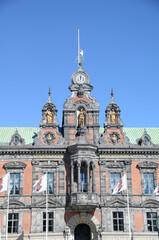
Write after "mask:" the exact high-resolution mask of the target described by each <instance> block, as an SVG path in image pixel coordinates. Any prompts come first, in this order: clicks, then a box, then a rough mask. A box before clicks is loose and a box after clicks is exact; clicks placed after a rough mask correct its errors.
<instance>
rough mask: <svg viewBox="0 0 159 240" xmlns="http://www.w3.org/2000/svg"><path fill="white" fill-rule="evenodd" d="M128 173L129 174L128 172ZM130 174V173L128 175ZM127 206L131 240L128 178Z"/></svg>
mask: <svg viewBox="0 0 159 240" xmlns="http://www.w3.org/2000/svg"><path fill="white" fill-rule="evenodd" d="M126 175H127V174H126ZM127 176H128V175H127ZM126 191H127V208H128V220H129V240H131V227H130V211H129V193H128V179H127V190H126Z"/></svg>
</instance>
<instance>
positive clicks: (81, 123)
mask: <svg viewBox="0 0 159 240" xmlns="http://www.w3.org/2000/svg"><path fill="white" fill-rule="evenodd" d="M85 115H86V113H85V112H83V108H81V112H80V113H79V115H78V126H82V127H84V126H85Z"/></svg>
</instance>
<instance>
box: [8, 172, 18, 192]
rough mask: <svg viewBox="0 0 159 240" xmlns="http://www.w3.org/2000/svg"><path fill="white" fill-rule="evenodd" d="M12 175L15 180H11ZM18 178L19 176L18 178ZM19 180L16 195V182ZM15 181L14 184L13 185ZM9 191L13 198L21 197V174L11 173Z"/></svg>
mask: <svg viewBox="0 0 159 240" xmlns="http://www.w3.org/2000/svg"><path fill="white" fill-rule="evenodd" d="M11 175H14V177H13V179H12V178H11ZM16 176H19V177H18V178H17V177H16ZM17 179H18V193H16V188H15V187H16V180H17ZM12 180H13V184H11V182H12ZM12 185H13V193H12V192H11V190H12V188H11V186H12ZM9 190H10V195H11V196H19V195H20V173H13V172H11V173H10V182H9Z"/></svg>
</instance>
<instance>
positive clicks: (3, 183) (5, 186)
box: [0, 173, 9, 192]
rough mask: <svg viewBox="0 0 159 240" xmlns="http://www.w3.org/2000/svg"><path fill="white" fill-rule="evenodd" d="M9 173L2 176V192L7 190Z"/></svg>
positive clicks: (0, 184)
mask: <svg viewBox="0 0 159 240" xmlns="http://www.w3.org/2000/svg"><path fill="white" fill-rule="evenodd" d="M8 179H9V173H7V174H6V175H4V176H3V177H1V178H0V192H4V191H7V189H8Z"/></svg>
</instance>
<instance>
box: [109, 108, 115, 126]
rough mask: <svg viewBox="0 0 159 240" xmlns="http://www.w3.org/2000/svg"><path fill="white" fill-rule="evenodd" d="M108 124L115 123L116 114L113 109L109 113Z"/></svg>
mask: <svg viewBox="0 0 159 240" xmlns="http://www.w3.org/2000/svg"><path fill="white" fill-rule="evenodd" d="M110 123H116V112H115V111H114V108H113V109H112V111H111V113H110Z"/></svg>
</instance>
